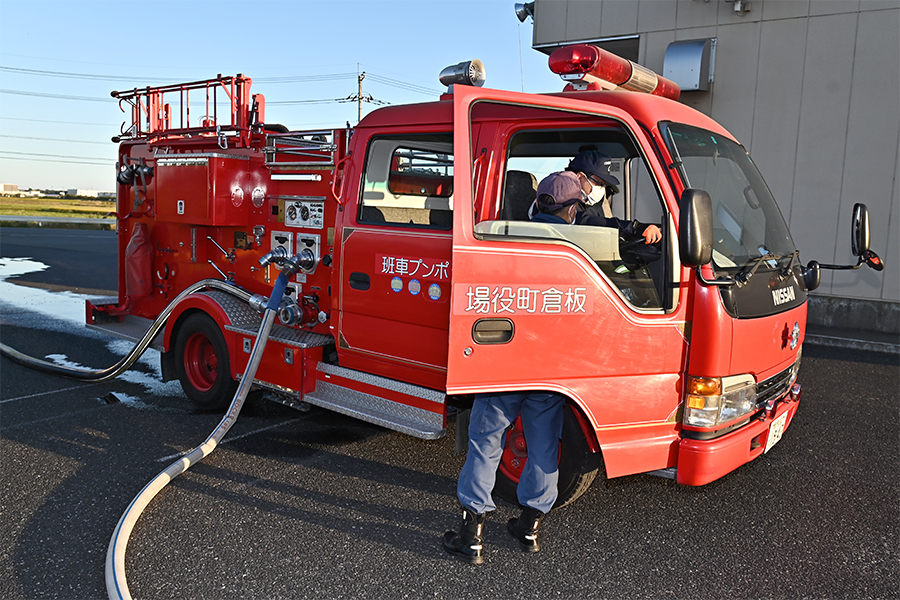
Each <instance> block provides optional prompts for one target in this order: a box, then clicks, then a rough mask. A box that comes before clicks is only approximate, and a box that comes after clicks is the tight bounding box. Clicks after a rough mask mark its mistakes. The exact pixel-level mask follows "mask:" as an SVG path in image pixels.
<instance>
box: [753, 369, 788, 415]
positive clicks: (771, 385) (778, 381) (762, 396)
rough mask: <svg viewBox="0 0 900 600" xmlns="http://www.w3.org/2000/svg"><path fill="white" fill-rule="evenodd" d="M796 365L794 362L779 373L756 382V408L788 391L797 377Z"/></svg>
mask: <svg viewBox="0 0 900 600" xmlns="http://www.w3.org/2000/svg"><path fill="white" fill-rule="evenodd" d="M798 362H799V359H798ZM796 367H797V364H796V363H795V364H793V365H791V366H790V367H788V368H787V369H785V370H784V371H782V372H781V373H778V374H777V375H773V376H772V377H769V378H768V379H766V380H765V381H762V382H760V383H758V384H756V406H757V408H763V407H764V406H765V405H766V404H767V403H769V402H772V401H775V400H778V399H780V398H781V397H782V396H784V395H785V394H787V393H788V391H790V389H791V385H793V383H794V380H795V379H796V378H797V374H796V372H797V370H796Z"/></svg>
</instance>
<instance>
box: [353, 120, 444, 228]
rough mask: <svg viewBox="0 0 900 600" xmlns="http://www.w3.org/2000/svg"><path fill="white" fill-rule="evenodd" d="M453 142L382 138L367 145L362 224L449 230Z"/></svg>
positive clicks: (426, 137) (432, 138) (441, 136)
mask: <svg viewBox="0 0 900 600" xmlns="http://www.w3.org/2000/svg"><path fill="white" fill-rule="evenodd" d="M452 211H453V136H452V135H451V134H449V133H448V134H437V135H422V136H407V137H380V138H375V139H373V140H372V141H371V142H370V143H369V149H368V156H367V159H366V173H365V180H364V183H363V190H362V196H361V198H360V201H359V214H358V215H357V216H358V220H359V222H360V223H373V224H379V225H397V226H406V227H420V228H430V229H450V228H451V226H452V224H453V212H452Z"/></svg>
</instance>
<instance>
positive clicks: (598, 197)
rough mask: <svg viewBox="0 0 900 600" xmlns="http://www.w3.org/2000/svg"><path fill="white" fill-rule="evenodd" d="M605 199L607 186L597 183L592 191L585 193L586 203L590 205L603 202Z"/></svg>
mask: <svg viewBox="0 0 900 600" xmlns="http://www.w3.org/2000/svg"><path fill="white" fill-rule="evenodd" d="M604 200H606V186H605V185H595V186H594V189H592V190H591V193H590V194H587V195H585V198H584V203H585V204H586V205H588V206H594V205H595V204H603V201H604Z"/></svg>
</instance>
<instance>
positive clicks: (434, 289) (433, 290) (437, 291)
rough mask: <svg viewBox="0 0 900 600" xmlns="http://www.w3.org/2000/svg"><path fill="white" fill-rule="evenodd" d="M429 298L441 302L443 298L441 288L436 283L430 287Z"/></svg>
mask: <svg viewBox="0 0 900 600" xmlns="http://www.w3.org/2000/svg"><path fill="white" fill-rule="evenodd" d="M428 297H429V298H431V299H432V300H439V299H440V298H441V286H439V285H438V284H436V283H432V284H431V285H429V286H428Z"/></svg>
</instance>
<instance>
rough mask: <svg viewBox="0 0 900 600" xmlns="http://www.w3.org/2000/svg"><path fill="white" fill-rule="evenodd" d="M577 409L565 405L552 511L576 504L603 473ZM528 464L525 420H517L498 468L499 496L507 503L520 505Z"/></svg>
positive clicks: (496, 489)
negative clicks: (520, 489)
mask: <svg viewBox="0 0 900 600" xmlns="http://www.w3.org/2000/svg"><path fill="white" fill-rule="evenodd" d="M575 410H576V409H575V408H573V407H572V406H571V405H570V404H566V406H565V408H564V411H565V412H564V413H563V431H562V440H561V441H560V447H559V496H558V497H557V499H556V503H555V504H554V505H553V508H561V507H563V506H568V505H569V504H571V503H572V502H575V500H577V499H578V498H579V497H580V496H581V495H582V494H584V493H585V492H586V491H587V489H588V488H589V487H590V486H591V483H593V481H594V479H595V478H596V477H597V473H598V471H599V470H600V462H601V459H602V455H601V454H600V453H599V452H591V448H590V446H589V445H588V442H587V439H586V438H585V432H584V430H583V429H582V427H581V423H580V421H579V419H578V416H577V415H576V414H575V412H574V411H575ZM526 460H528V447H527V446H526V444H525V433H524V432H523V431H522V419H521V417H520V418H517V419H516V422H515V423H513V426H512V427H511V428H510V430H509V431H507V432H506V443H505V444H504V445H503V455H502V457H501V458H500V466H499V467H498V468H497V483H496V485H495V487H494V490H495V492H496V493H497V495H498V496H499V497H501V498H503V499H504V500H506V501H507V502H511V503H513V504H518V502H519V500H518V497H517V496H516V487H517V486H518V485H519V478H520V477H521V476H522V470H523V469H524V468H525V461H526Z"/></svg>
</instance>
